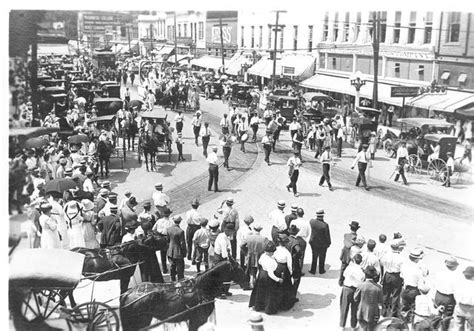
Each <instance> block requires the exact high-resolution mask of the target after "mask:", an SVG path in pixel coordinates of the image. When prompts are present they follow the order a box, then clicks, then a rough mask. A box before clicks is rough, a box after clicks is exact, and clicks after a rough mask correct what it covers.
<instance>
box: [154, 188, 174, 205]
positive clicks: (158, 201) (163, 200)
mask: <svg viewBox="0 0 474 331" xmlns="http://www.w3.org/2000/svg"><path fill="white" fill-rule="evenodd" d="M151 198H152V199H153V204H154V205H155V206H160V207H165V206H166V205H167V204H168V203H170V198H169V197H168V196H167V195H166V194H164V193H163V192H161V191H155V192H153V194H152V196H151Z"/></svg>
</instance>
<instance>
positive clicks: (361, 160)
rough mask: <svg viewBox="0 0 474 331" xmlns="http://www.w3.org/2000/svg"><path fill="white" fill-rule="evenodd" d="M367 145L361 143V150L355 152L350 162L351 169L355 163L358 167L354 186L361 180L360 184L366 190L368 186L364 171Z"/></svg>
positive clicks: (365, 168) (366, 160) (367, 159)
mask: <svg viewBox="0 0 474 331" xmlns="http://www.w3.org/2000/svg"><path fill="white" fill-rule="evenodd" d="M368 148H369V145H367V144H363V145H362V150H361V151H360V152H359V153H357V155H356V157H355V159H354V162H353V163H352V166H351V169H354V167H355V165H356V164H357V167H358V169H359V174H358V175H357V180H356V184H355V185H356V186H359V184H360V182H361V181H362V185H364V188H365V189H366V190H367V191H368V190H369V188H368V187H367V181H366V179H365V171H366V170H367V163H368V162H369V157H368V156H367V149H368Z"/></svg>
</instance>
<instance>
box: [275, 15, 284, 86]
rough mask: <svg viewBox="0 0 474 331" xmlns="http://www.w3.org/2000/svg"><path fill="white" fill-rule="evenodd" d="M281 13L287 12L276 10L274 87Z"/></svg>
mask: <svg viewBox="0 0 474 331" xmlns="http://www.w3.org/2000/svg"><path fill="white" fill-rule="evenodd" d="M280 13H286V11H285V10H277V11H276V22H275V28H274V29H275V43H274V47H273V71H272V73H273V74H272V87H275V76H276V53H277V42H278V40H277V39H278V29H279V28H280V26H279V25H278V19H279V18H280Z"/></svg>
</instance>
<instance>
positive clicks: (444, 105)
mask: <svg viewBox="0 0 474 331" xmlns="http://www.w3.org/2000/svg"><path fill="white" fill-rule="evenodd" d="M473 97H474V95H473V94H472V93H467V92H459V91H450V90H448V91H446V93H444V94H423V95H421V96H418V97H415V98H413V99H412V100H411V101H410V102H408V103H407V104H408V105H410V106H413V107H418V108H424V109H428V110H435V111H442V112H446V113H453V112H454V111H455V110H456V109H459V108H461V107H463V106H465V105H467V104H469V103H470V102H473V99H472V98H473Z"/></svg>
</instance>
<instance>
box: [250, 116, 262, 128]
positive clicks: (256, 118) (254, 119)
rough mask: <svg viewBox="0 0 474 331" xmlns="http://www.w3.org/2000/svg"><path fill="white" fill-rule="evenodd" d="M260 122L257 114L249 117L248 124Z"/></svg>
mask: <svg viewBox="0 0 474 331" xmlns="http://www.w3.org/2000/svg"><path fill="white" fill-rule="evenodd" d="M259 123H260V119H259V118H258V116H253V117H252V118H251V119H250V125H251V126H252V125H255V124H259Z"/></svg>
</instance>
